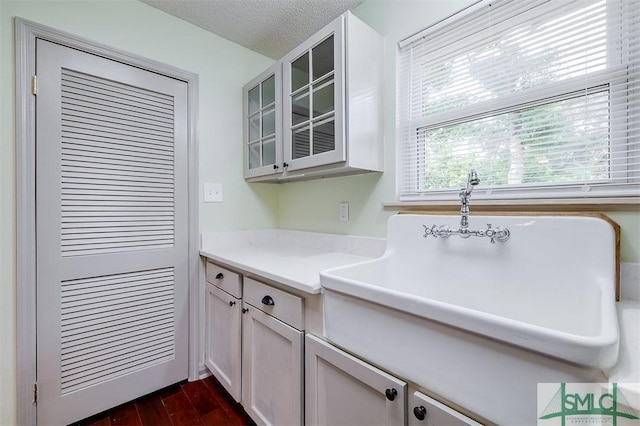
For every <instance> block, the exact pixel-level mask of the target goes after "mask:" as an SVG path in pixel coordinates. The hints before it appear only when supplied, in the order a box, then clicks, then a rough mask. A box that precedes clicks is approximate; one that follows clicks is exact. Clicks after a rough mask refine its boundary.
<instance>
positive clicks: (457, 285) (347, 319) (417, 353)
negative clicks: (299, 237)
mask: <svg viewBox="0 0 640 426" xmlns="http://www.w3.org/2000/svg"><path fill="white" fill-rule="evenodd" d="M487 223H491V224H492V225H493V227H494V228H495V227H497V226H504V227H506V228H508V229H509V231H510V238H509V239H508V240H507V241H505V242H499V241H496V242H495V243H494V244H492V243H491V242H490V241H489V238H479V237H474V236H472V237H470V238H467V239H463V238H460V237H459V236H457V235H453V236H450V237H449V238H446V239H445V238H441V237H437V238H436V237H433V236H427V237H426V238H425V237H424V235H425V230H424V227H423V225H427V226H428V227H429V228H430V227H431V226H432V225H434V224H435V225H438V226H440V225H447V226H449V227H450V228H452V229H457V228H459V226H460V219H459V217H458V216H431V215H396V216H393V217H391V218H390V219H389V223H388V229H387V249H386V252H385V253H384V255H383V256H382V257H380V258H378V259H374V260H371V261H366V262H363V263H359V264H355V265H351V266H346V267H341V268H336V269H331V270H328V271H324V272H322V273H321V274H320V275H321V285H322V287H323V291H324V293H325V333H326V336H327V338H328V339H329V340H330V341H333V342H334V343H336V344H338V345H340V346H343V347H345V348H346V349H348V350H351V351H353V352H355V353H358V354H360V355H361V356H363V357H365V358H367V359H369V360H371V361H372V362H374V363H377V364H379V365H381V366H382V367H384V368H388V369H389V370H390V371H392V372H397V374H402V375H403V377H404V378H406V379H409V380H412V381H415V382H416V383H418V384H419V385H421V386H424V387H426V388H428V390H430V391H433V392H435V393H436V394H440V395H443V396H444V397H445V398H447V399H451V400H453V402H454V403H457V404H459V405H462V406H464V407H473V408H474V409H475V412H476V413H479V414H480V415H482V416H485V418H487V419H489V420H491V421H496V422H500V423H503V422H507V423H509V422H512V421H513V420H514V417H513V415H516V414H518V415H521V416H522V417H517V416H516V418H517V419H518V420H522V421H525V422H527V423H529V422H535V417H530V416H535V413H534V412H531V408H530V406H529V405H527V404H522V406H520V407H519V406H518V404H517V403H516V404H515V407H511V408H513V412H511V413H510V412H509V410H503V412H502V413H501V414H495V415H496V416H498V417H492V415H494V414H492V413H494V411H495V410H494V411H487V412H486V413H485V412H484V411H483V410H485V409H486V406H487V404H489V405H490V404H491V403H492V399H491V398H490V397H487V396H484V395H482V393H483V390H482V386H484V387H486V386H487V385H489V384H488V383H486V380H492V381H495V380H497V381H498V382H500V381H501V380H502V382H503V383H502V384H501V386H502V387H503V388H504V389H505V390H506V391H507V392H508V393H507V394H506V395H505V396H507V397H509V400H511V398H512V397H516V395H518V393H519V392H520V391H522V394H521V396H522V397H523V398H530V399H532V400H531V401H529V402H530V403H533V404H534V405H535V389H536V387H535V384H536V383H538V382H563V381H564V382H572V381H574V382H575V381H602V380H605V381H606V375H605V373H603V371H605V370H606V369H608V368H610V367H612V366H613V365H615V363H616V361H617V356H618V341H619V331H618V322H617V316H616V306H615V280H616V235H615V231H614V229H613V227H612V226H611V224H609V223H608V222H607V221H605V220H602V219H599V218H594V217H545V216H496V217H489V216H484V217H483V216H472V217H471V218H470V220H469V228H470V229H486V225H487ZM389 359H391V361H390V360H389ZM434 363H435V365H434ZM468 364H471V365H472V366H473V367H471V368H470V366H469V365H468ZM478 369H481V370H482V371H483V373H481V374H480V373H478ZM447 372H448V373H447ZM505 373H509V374H510V376H509V378H508V379H505V378H501V376H504V374H505ZM474 380H475V381H478V380H480V381H485V382H484V383H483V384H482V385H477V386H481V387H479V388H478V389H473V385H470V384H469V383H466V382H467V381H474ZM505 380H506V382H505ZM452 382H453V383H457V387H456V388H453V387H452V386H451V383H452ZM461 386H464V387H465V389H461V388H460V387H461ZM432 387H438V389H431V388H432ZM525 388H526V389H525ZM531 388H532V389H533V394H532V393H531ZM484 393H485V394H486V392H484ZM467 394H469V395H467ZM478 401H484V402H481V403H480V402H478ZM496 403H497V400H496ZM518 407H519V408H518ZM516 411H517V413H516ZM487 413H488V414H487ZM524 413H528V414H527V415H526V418H525V417H524ZM500 416H504V417H500Z"/></svg>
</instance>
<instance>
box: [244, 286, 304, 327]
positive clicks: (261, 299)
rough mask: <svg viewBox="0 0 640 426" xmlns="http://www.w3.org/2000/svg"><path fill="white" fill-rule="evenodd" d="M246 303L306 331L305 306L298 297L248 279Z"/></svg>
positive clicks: (245, 294)
mask: <svg viewBox="0 0 640 426" xmlns="http://www.w3.org/2000/svg"><path fill="white" fill-rule="evenodd" d="M244 301H245V302H247V303H249V304H251V305H253V306H255V307H256V308H258V309H260V310H261V311H263V312H266V313H267V314H269V315H273V316H274V317H276V318H277V319H279V320H280V321H282V322H284V323H286V324H289V325H290V326H292V327H295V328H297V329H298V330H304V317H303V315H304V304H303V301H302V299H301V298H300V297H298V296H294V295H293V294H289V293H287V292H285V291H282V290H278V289H277V288H273V287H271V286H268V285H266V284H263V283H261V282H258V281H256V280H252V279H251V278H246V279H245V280H244Z"/></svg>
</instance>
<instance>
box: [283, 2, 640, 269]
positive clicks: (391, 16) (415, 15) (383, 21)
mask: <svg viewBox="0 0 640 426" xmlns="http://www.w3.org/2000/svg"><path fill="white" fill-rule="evenodd" d="M469 3H471V1H470V0H365V2H364V3H362V4H361V5H360V6H359V7H357V8H355V9H354V10H353V13H354V14H355V15H356V16H357V17H359V18H360V19H362V20H363V21H364V22H365V23H367V24H368V25H369V26H371V27H372V28H374V29H375V30H376V31H378V32H379V33H380V34H382V35H383V36H384V37H385V52H384V54H385V70H384V73H385V80H384V83H385V88H384V126H385V131H384V140H385V148H384V149H385V157H384V158H385V171H384V173H383V174H382V175H379V174H376V175H363V176H350V177H337V178H330V179H324V180H316V181H308V182H296V183H288V184H283V185H281V188H280V192H279V200H280V201H279V209H280V212H279V215H278V226H279V227H281V228H289V229H297V230H309V231H318V232H331V233H341V234H354V235H368V236H384V235H385V233H386V218H388V217H389V216H390V215H392V214H395V213H396V212H397V210H394V209H388V208H387V209H385V208H383V207H382V206H381V202H383V201H394V199H395V114H396V111H395V70H396V66H395V57H396V43H397V42H398V41H399V40H402V39H403V38H405V37H407V36H409V35H411V34H413V33H415V32H417V31H419V30H421V29H422V28H424V27H426V26H428V25H430V24H431V23H434V22H437V21H439V20H440V19H442V18H445V17H447V16H449V15H450V14H452V13H453V12H455V11H456V10H459V9H461V8H463V7H464V6H466V5H467V4H469ZM341 201H348V202H349V209H350V220H349V222H346V223H345V222H340V221H339V220H338V204H339V203H340V202H341ZM639 212H640V210H639V209H635V211H606V210H603V211H602V213H605V214H607V215H609V216H610V217H611V218H612V219H613V220H615V221H617V222H618V223H619V224H620V225H621V228H622V236H621V257H622V261H623V262H640V213H639Z"/></svg>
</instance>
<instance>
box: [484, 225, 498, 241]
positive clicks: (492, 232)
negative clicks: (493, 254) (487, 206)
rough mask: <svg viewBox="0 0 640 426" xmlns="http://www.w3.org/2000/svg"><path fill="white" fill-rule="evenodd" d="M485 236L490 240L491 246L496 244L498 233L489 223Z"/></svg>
mask: <svg viewBox="0 0 640 426" xmlns="http://www.w3.org/2000/svg"><path fill="white" fill-rule="evenodd" d="M484 234H485V235H486V236H487V237H489V238H490V241H491V244H495V243H496V240H495V236H496V231H495V230H494V229H493V228H492V227H491V224H490V223H487V230H486V231H484Z"/></svg>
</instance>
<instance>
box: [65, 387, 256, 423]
mask: <svg viewBox="0 0 640 426" xmlns="http://www.w3.org/2000/svg"><path fill="white" fill-rule="evenodd" d="M134 425H136V426H160V425H162V426H164V425H175V426H178V425H184V426H187V425H211V426H214V425H215V426H246V425H255V423H254V422H253V420H251V418H250V417H249V416H248V415H247V413H246V412H245V411H244V409H243V408H242V406H241V405H240V404H238V403H237V402H235V401H234V400H233V398H232V397H231V396H230V395H229V394H228V393H227V391H226V390H225V389H224V388H223V387H222V385H220V383H218V381H217V380H216V379H215V378H213V377H212V376H211V377H207V378H206V379H203V380H198V381H197V382H190V383H186V382H185V383H181V384H177V385H173V386H170V387H168V388H165V389H162V390H159V391H158V392H154V393H152V394H150V395H147V396H143V397H142V398H139V399H136V400H135V401H131V402H128V403H126V404H123V405H121V406H119V407H116V408H112V409H111V410H108V411H106V412H104V413H100V414H98V415H95V416H92V417H90V418H88V419H85V420H82V421H80V422H78V423H74V426H134Z"/></svg>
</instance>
